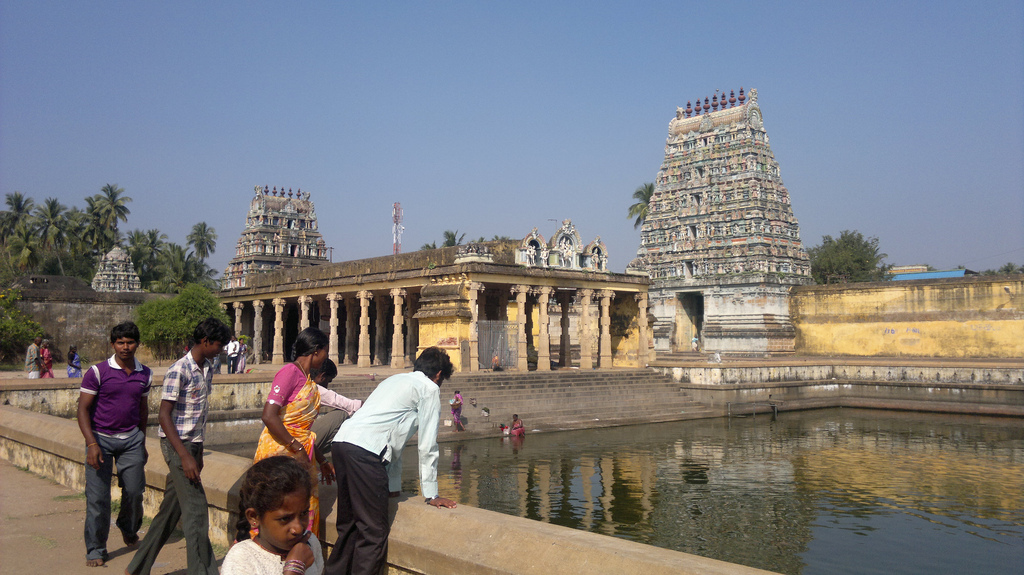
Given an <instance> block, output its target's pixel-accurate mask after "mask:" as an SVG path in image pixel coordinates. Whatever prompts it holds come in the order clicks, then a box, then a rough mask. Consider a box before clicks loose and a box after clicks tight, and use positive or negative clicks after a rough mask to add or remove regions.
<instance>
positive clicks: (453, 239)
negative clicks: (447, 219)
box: [441, 230, 466, 248]
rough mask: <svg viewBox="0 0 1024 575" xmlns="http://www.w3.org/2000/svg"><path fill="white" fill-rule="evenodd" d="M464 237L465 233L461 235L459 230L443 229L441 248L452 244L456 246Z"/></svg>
mask: <svg viewBox="0 0 1024 575" xmlns="http://www.w3.org/2000/svg"><path fill="white" fill-rule="evenodd" d="M465 237H466V234H462V235H461V236H460V235H459V230H455V231H452V230H445V231H444V243H443V244H441V247H442V248H450V247H452V246H457V245H459V244H461V243H462V240H463V238H465Z"/></svg>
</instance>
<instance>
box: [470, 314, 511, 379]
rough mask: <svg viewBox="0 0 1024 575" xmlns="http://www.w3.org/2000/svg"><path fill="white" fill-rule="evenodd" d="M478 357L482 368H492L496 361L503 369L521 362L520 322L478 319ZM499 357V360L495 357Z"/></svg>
mask: <svg viewBox="0 0 1024 575" xmlns="http://www.w3.org/2000/svg"><path fill="white" fill-rule="evenodd" d="M477 333H478V334H479V336H478V337H479V339H478V340H477V341H478V346H479V347H478V348H477V352H478V354H477V357H478V358H480V359H479V362H480V369H491V368H492V367H494V365H495V363H497V364H498V365H499V366H501V367H502V368H503V369H508V368H510V367H516V366H517V365H518V363H519V349H518V345H517V342H518V336H519V324H518V323H516V322H514V321H490V320H484V321H478V322H477ZM495 358H497V362H495V361H494V359H495Z"/></svg>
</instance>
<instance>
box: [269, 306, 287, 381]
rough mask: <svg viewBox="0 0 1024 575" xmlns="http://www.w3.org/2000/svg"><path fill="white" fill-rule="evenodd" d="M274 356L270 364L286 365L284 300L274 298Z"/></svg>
mask: <svg viewBox="0 0 1024 575" xmlns="http://www.w3.org/2000/svg"><path fill="white" fill-rule="evenodd" d="M271 303H273V304H274V355H273V356H272V357H271V361H270V363H272V364H274V365H283V364H284V300H283V299H281V298H274V301H273V302H271Z"/></svg>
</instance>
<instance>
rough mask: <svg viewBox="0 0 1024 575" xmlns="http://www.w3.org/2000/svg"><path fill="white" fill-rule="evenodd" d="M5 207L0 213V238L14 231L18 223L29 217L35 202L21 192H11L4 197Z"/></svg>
mask: <svg viewBox="0 0 1024 575" xmlns="http://www.w3.org/2000/svg"><path fill="white" fill-rule="evenodd" d="M4 203H5V204H6V205H7V209H6V210H4V211H3V212H2V213H0V239H6V238H7V236H9V235H11V234H13V233H14V229H15V228H17V227H18V224H20V223H22V222H25V221H26V220H29V219H31V217H32V210H33V209H35V206H36V203H35V200H33V199H32V198H26V197H25V196H24V195H23V194H22V193H21V192H11V193H9V194H7V197H6V198H4Z"/></svg>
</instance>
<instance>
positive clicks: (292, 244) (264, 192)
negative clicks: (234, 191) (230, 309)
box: [221, 186, 328, 289]
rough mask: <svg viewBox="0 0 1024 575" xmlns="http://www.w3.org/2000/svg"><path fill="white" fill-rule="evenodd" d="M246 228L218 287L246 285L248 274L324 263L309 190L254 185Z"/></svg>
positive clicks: (322, 247) (324, 249)
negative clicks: (254, 193) (294, 190)
mask: <svg viewBox="0 0 1024 575" xmlns="http://www.w3.org/2000/svg"><path fill="white" fill-rule="evenodd" d="M255 191H256V195H255V197H254V198H253V199H252V201H251V202H250V203H249V213H248V215H247V216H246V218H245V231H243V232H242V237H240V238H238V245H237V247H236V248H235V257H233V258H231V261H230V262H228V267H227V269H226V270H224V280H223V282H222V284H221V289H233V288H240V287H245V277H246V276H247V275H249V274H252V273H256V272H261V271H266V270H273V269H278V268H293V267H300V266H315V265H320V264H325V263H327V261H328V259H327V249H328V248H327V245H326V244H325V243H324V239H323V236H322V235H321V234H320V231H319V230H318V229H317V223H316V209H315V208H314V207H313V202H312V200H310V199H309V198H310V194H309V192H303V191H302V190H299V191H298V192H296V193H293V192H292V190H291V189H289V190H288V191H287V192H285V190H284V187H282V188H281V191H280V192H278V190H277V186H275V187H274V188H273V189H270V187H269V186H256V188H255Z"/></svg>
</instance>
